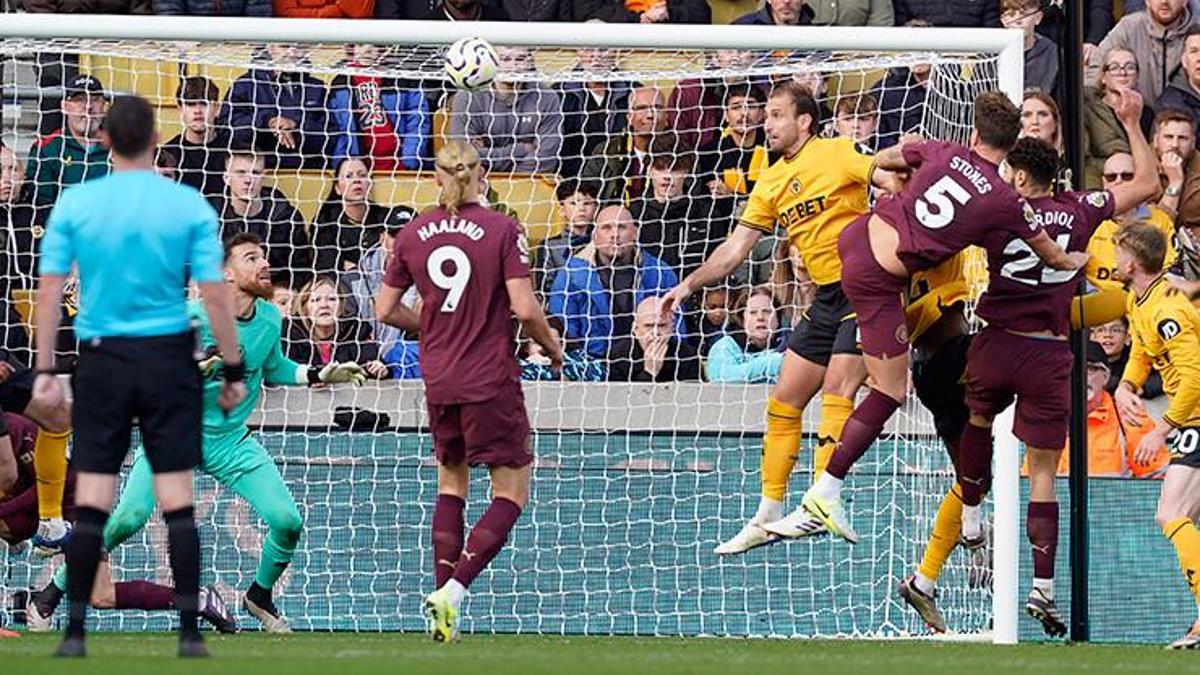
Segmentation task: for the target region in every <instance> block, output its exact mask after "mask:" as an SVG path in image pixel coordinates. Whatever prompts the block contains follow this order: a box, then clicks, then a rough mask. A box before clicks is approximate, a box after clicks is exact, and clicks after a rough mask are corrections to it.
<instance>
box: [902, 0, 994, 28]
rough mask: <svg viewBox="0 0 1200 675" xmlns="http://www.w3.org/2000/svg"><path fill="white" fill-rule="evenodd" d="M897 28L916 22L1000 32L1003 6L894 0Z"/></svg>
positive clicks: (979, 0)
mask: <svg viewBox="0 0 1200 675" xmlns="http://www.w3.org/2000/svg"><path fill="white" fill-rule="evenodd" d="M892 8H893V10H894V12H895V15H896V25H897V26H908V25H911V24H910V22H911V21H913V20H914V19H918V20H921V21H928V22H929V25H931V26H943V27H950V26H957V27H960V28H998V27H999V26H1000V3H999V2H997V1H996V0H892Z"/></svg>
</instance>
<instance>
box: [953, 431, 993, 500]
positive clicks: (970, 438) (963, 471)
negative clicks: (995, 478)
mask: <svg viewBox="0 0 1200 675" xmlns="http://www.w3.org/2000/svg"><path fill="white" fill-rule="evenodd" d="M958 453H959V454H958V483H959V485H961V486H962V498H963V504H966V505H967V506H979V503H980V502H982V501H983V495H984V493H985V492H986V491H987V486H988V483H990V482H991V475H992V430H991V429H988V428H986V427H977V426H975V425H974V424H971V423H969V422H968V423H967V426H966V427H964V428H963V435H962V442H961V443H960V444H959V448H958Z"/></svg>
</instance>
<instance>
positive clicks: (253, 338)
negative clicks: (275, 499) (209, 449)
mask: <svg viewBox="0 0 1200 675" xmlns="http://www.w3.org/2000/svg"><path fill="white" fill-rule="evenodd" d="M188 311H189V313H190V314H191V315H192V316H193V317H194V318H195V319H196V321H197V322H198V323H199V330H200V341H201V344H202V345H203V347H204V348H205V349H209V348H210V347H211V348H214V349H215V345H216V344H217V340H216V338H215V337H213V334H212V328H211V327H210V326H209V322H208V312H206V311H205V310H204V304H203V303H202V302H200V301H199V300H193V301H192V302H190V303H188ZM237 331H238V345H239V346H240V347H241V350H242V358H243V359H244V360H245V363H246V399H245V400H244V401H242V402H241V403H239V404H238V406H237V407H236V408H234V409H233V410H230V411H229V414H228V415H226V414H225V412H224V411H222V410H221V407H220V406H218V405H217V397H218V396H219V395H220V393H221V382H222V380H221V377H220V369H219V368H217V369H214V370H213V372H212V374H210V375H209V376H208V378H207V379H206V380H205V382H204V434H205V435H206V436H211V435H219V434H225V433H229V432H230V431H232V430H234V429H238V428H240V427H243V426H245V424H246V420H247V419H249V417H250V413H252V412H254V407H255V406H256V405H258V399H259V396H261V394H262V388H263V384H264V382H265V383H266V384H284V385H290V384H307V383H308V367H307V366H302V365H300V364H298V363H296V362H295V361H292V360H291V359H289V358H287V357H286V356H284V355H283V348H282V347H281V345H280V339H281V338H282V333H283V317H282V316H281V315H280V314H279V308H277V307H276V306H275V305H272V304H271V303H269V302H267V301H266V300H261V299H258V300H255V301H254V313H253V314H251V316H250V318H249V319H240V318H239V319H238V321H237Z"/></svg>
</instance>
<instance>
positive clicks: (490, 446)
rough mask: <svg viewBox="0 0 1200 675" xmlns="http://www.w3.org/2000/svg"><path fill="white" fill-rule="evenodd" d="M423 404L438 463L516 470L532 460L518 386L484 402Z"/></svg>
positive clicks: (526, 416) (522, 397) (527, 425)
mask: <svg viewBox="0 0 1200 675" xmlns="http://www.w3.org/2000/svg"><path fill="white" fill-rule="evenodd" d="M427 405H428V409H429V429H430V431H431V432H432V433H433V451H434V455H435V456H436V457H437V460H438V463H439V464H442V465H445V466H456V465H459V464H462V463H463V462H466V463H467V464H468V465H470V466H508V467H513V468H518V467H522V466H526V465H528V464H529V463H531V462H532V461H533V453H532V452H531V451H530V448H529V415H528V414H527V413H526V412H525V394H524V392H522V390H521V386H520V385H519V384H517V385H515V386H513V387H512V388H511V389H510V390H508V391H507V392H506V393H504V394H501V395H500V396H497V397H495V398H493V399H491V400H487V401H477V402H472V403H448V404H440V403H428V404H427Z"/></svg>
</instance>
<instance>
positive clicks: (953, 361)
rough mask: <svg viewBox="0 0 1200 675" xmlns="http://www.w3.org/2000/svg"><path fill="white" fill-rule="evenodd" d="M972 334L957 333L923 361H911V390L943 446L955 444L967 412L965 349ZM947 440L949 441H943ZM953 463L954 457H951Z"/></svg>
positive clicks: (966, 417) (969, 346) (968, 412)
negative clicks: (923, 407) (927, 415)
mask: <svg viewBox="0 0 1200 675" xmlns="http://www.w3.org/2000/svg"><path fill="white" fill-rule="evenodd" d="M972 337H974V336H973V335H959V336H957V337H955V338H953V339H951V340H949V341H947V342H946V344H944V345H942V346H941V347H939V348H938V350H937V351H936V352H934V354H933V355H932V356H930V357H929V358H928V359H926V360H925V361H916V362H913V366H912V373H913V390H914V391H915V392H916V394H917V398H918V399H920V401H921V405H923V406H925V408H926V409H927V410H928V411H929V412H930V413H931V414H932V415H933V426H934V429H936V430H937V435H938V438H940V439H942V442H943V443H947V448H949V447H956V446H957V443H958V439H959V437H961V436H962V432H963V429H964V428H965V427H966V425H967V419H968V418H969V417H970V415H971V412H970V411H969V410H968V409H967V403H966V397H967V388H966V384H965V382H964V375H965V374H966V372H967V351H968V350H970V348H971V338H972ZM947 439H949V442H947ZM951 459H953V460H954V461H955V464H956V465H957V462H958V458H957V457H952V458H951Z"/></svg>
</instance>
